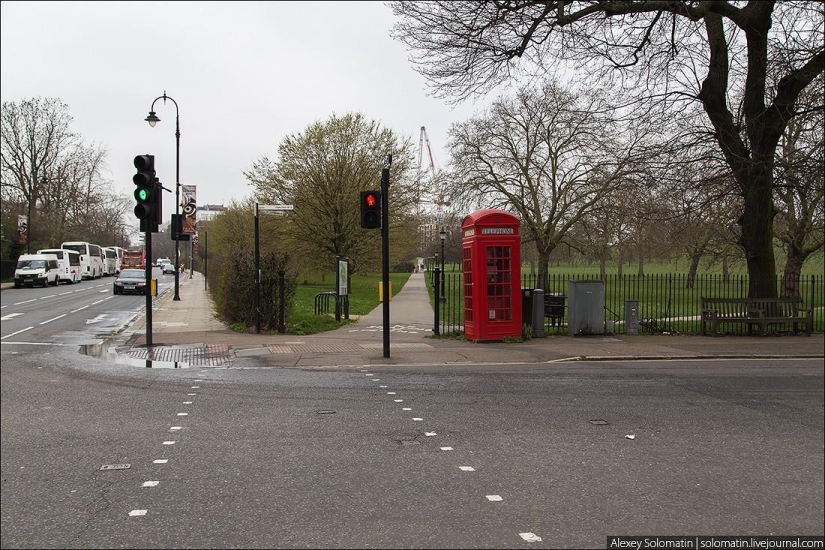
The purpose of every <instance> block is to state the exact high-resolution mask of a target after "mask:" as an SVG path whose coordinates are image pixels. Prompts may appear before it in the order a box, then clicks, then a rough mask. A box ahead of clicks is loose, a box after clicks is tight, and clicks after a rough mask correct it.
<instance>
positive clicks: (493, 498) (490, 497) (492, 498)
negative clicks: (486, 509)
mask: <svg viewBox="0 0 825 550" xmlns="http://www.w3.org/2000/svg"><path fill="white" fill-rule="evenodd" d="M487 500H489V501H490V502H501V501H502V500H504V499H503V498H501V497H500V496H499V495H487Z"/></svg>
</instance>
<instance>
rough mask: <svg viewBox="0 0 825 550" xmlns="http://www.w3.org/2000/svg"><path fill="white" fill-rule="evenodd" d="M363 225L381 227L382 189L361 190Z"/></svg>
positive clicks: (368, 227)
mask: <svg viewBox="0 0 825 550" xmlns="http://www.w3.org/2000/svg"><path fill="white" fill-rule="evenodd" d="M361 227H363V228H364V229H381V192H380V191H361Z"/></svg>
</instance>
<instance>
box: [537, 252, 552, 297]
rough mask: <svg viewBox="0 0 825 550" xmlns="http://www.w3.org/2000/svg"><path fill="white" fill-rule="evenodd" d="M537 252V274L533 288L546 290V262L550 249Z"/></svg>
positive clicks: (548, 260)
mask: <svg viewBox="0 0 825 550" xmlns="http://www.w3.org/2000/svg"><path fill="white" fill-rule="evenodd" d="M538 253H539V259H538V263H539V276H538V278H537V279H536V283H535V285H534V286H535V288H540V289H542V290H544V291H545V292H547V264H548V263H549V262H550V251H547V252H542V251H540V250H539V251H538Z"/></svg>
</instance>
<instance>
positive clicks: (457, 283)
mask: <svg viewBox="0 0 825 550" xmlns="http://www.w3.org/2000/svg"><path fill="white" fill-rule="evenodd" d="M443 276H444V277H445V284H444V288H445V295H446V298H447V299H446V302H442V304H441V308H440V309H441V311H440V319H439V326H440V329H441V333H442V334H449V333H454V332H461V331H463V330H464V310H463V304H464V299H463V285H462V280H463V279H462V274H461V273H460V272H450V271H447V272H446V273H445V274H443ZM571 280H576V281H581V280H591V281H592V280H603V281H604V288H605V304H604V307H605V319H606V320H615V323H614V325H613V331H614V332H615V333H624V332H625V326H624V319H623V318H621V317H622V316H623V315H624V311H625V300H638V302H639V309H638V316H639V317H638V318H639V333H640V334H656V333H666V332H669V333H680V334H699V333H700V316H701V300H702V298H744V297H746V296H747V295H748V283H749V278H748V276H747V275H729V276H727V277H726V276H723V275H716V274H705V275H696V276H695V278H694V279H693V281H692V284H688V283H689V281H688V276H687V275H686V274H680V273H674V274H653V275H645V276H639V275H622V276H619V275H616V274H611V275H607V276H606V277H605V278H604V279H601V278H600V277H599V276H598V275H579V274H576V275H573V274H549V275H548V276H547V279H546V280H545V281H544V284H539V282H538V281H537V280H536V277H535V276H531V275H523V276H522V280H521V286H522V288H541V289H542V290H544V293H545V297H547V296H550V295H554V296H555V297H556V300H560V299H561V298H562V297H563V299H564V306H565V307H564V316H563V317H561V318H551V317H545V318H544V321H545V326H544V328H545V334H548V333H549V334H566V333H567V331H568V327H567V316H568V312H569V305H570V304H569V303H568V302H567V298H568V290H567V285H568V282H569V281H571ZM427 282H428V286H429V287H430V290H431V292H432V283H431V280H430V279H429V278H428V281H427ZM785 283H786V281H785V280H784V278H783V277H782V276H777V277H776V279H775V282H774V284H775V285H776V289H777V296H783V293H785V294H786V293H787V289H788V288H793V286H794V285H786V284H785ZM795 286H796V287H797V289H798V296H797V302H798V303H799V307H803V308H809V309H811V310H812V311H813V325H814V331H815V332H823V330H825V277H823V276H821V275H803V276H801V277H800V279H799V282H798V284H797V285H795ZM613 312H615V314H614V313H613ZM617 317H618V319H617ZM723 330H725V331H726V332H728V333H730V334H747V326H746V325H744V324H739V325H737V324H731V325H725V326H724V327H723ZM770 331H771V332H773V333H784V332H792V331H793V325H792V324H791V323H786V324H775V325H771V326H770Z"/></svg>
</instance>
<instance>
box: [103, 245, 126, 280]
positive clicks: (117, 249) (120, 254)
mask: <svg viewBox="0 0 825 550" xmlns="http://www.w3.org/2000/svg"><path fill="white" fill-rule="evenodd" d="M106 248H107V249H109V250H114V251H115V253H116V254H117V267H116V268H115V273H116V274H118V275H120V270H121V269H123V248H122V247H120V246H107V247H106Z"/></svg>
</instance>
